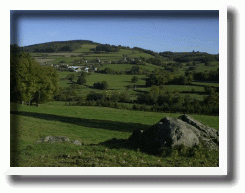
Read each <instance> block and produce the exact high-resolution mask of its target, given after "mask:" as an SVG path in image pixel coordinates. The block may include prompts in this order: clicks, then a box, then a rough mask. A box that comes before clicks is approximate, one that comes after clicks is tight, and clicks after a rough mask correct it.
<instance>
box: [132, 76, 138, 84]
mask: <svg viewBox="0 0 245 193" xmlns="http://www.w3.org/2000/svg"><path fill="white" fill-rule="evenodd" d="M138 80H139V78H138V77H137V76H133V77H132V79H131V82H132V83H136V82H138Z"/></svg>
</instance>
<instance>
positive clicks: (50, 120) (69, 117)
mask: <svg viewBox="0 0 245 193" xmlns="http://www.w3.org/2000/svg"><path fill="white" fill-rule="evenodd" d="M179 115H180V114H175V113H173V114H171V113H154V112H142V111H130V110H121V109H112V108H105V107H79V106H64V103H60V102H49V103H46V104H42V105H41V106H39V107H35V106H21V105H17V104H11V145H12V146H11V155H12V159H11V160H12V162H11V164H12V166H13V165H17V166H20V167H31V166H34V167H49V166H51V167H70V166H72V167H86V166H89V167H91V166H97V167H108V166H110V167H178V166H183V167H187V166H188V167H191V166H218V160H217V154H212V153H210V152H206V153H205V152H202V153H199V154H197V155H196V157H185V156H177V157H175V156H172V157H161V156H160V157H159V156H155V155H149V154H146V153H144V152H141V151H139V150H137V149H134V148H132V147H127V146H123V145H121V144H114V145H113V144H111V143H109V141H110V140H111V139H113V138H117V139H118V140H119V139H120V140H123V139H127V138H128V137H129V136H130V135H131V133H132V131H133V130H135V129H143V130H144V129H147V128H149V127H150V126H151V125H152V124H155V123H157V122H158V121H159V120H160V119H162V118H163V117H165V116H168V117H177V116H179ZM191 116H193V118H195V119H197V120H199V121H200V122H202V123H204V124H207V125H209V126H211V127H214V128H215V129H219V126H218V121H219V118H218V117H217V116H204V115H191ZM45 136H65V137H68V138H69V139H70V140H79V141H81V142H82V145H81V146H77V145H74V144H68V143H52V144H50V143H43V144H41V143H40V144H35V142H37V141H38V140H40V139H41V138H42V137H45ZM16 138H17V140H16Z"/></svg>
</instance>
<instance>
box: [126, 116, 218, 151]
mask: <svg viewBox="0 0 245 193" xmlns="http://www.w3.org/2000/svg"><path fill="white" fill-rule="evenodd" d="M129 140H130V141H131V142H134V143H135V144H136V145H137V146H138V147H139V148H140V149H143V150H147V151H150V152H152V153H156V152H158V151H159V150H160V149H163V148H165V147H166V148H173V147H175V146H186V147H193V146H197V145H199V143H200V142H204V144H206V146H207V147H208V148H213V149H215V148H216V149H217V148H218V142H219V134H218V131H217V130H215V129H213V128H210V127H208V126H205V125H203V124H201V123H200V122H198V121H196V120H195V119H193V118H192V117H190V116H187V115H182V116H180V117H178V118H170V117H165V118H163V119H161V120H160V121H159V122H158V123H157V124H155V125H153V126H151V127H150V128H148V129H146V130H144V131H140V130H136V131H134V132H133V133H132V135H131V136H130V137H129Z"/></svg>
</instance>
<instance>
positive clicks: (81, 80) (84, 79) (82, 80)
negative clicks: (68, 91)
mask: <svg viewBox="0 0 245 193" xmlns="http://www.w3.org/2000/svg"><path fill="white" fill-rule="evenodd" d="M86 82H87V80H86V77H85V76H80V77H79V78H78V79H77V84H80V85H84V84H86Z"/></svg>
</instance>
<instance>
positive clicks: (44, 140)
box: [36, 136, 82, 145]
mask: <svg viewBox="0 0 245 193" xmlns="http://www.w3.org/2000/svg"><path fill="white" fill-rule="evenodd" d="M63 142H67V143H68V142H70V139H69V138H68V137H62V136H46V137H44V138H42V139H41V140H39V141H37V142H36V143H63ZM70 143H73V144H75V145H82V143H81V141H79V140H73V141H71V142H70Z"/></svg>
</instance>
